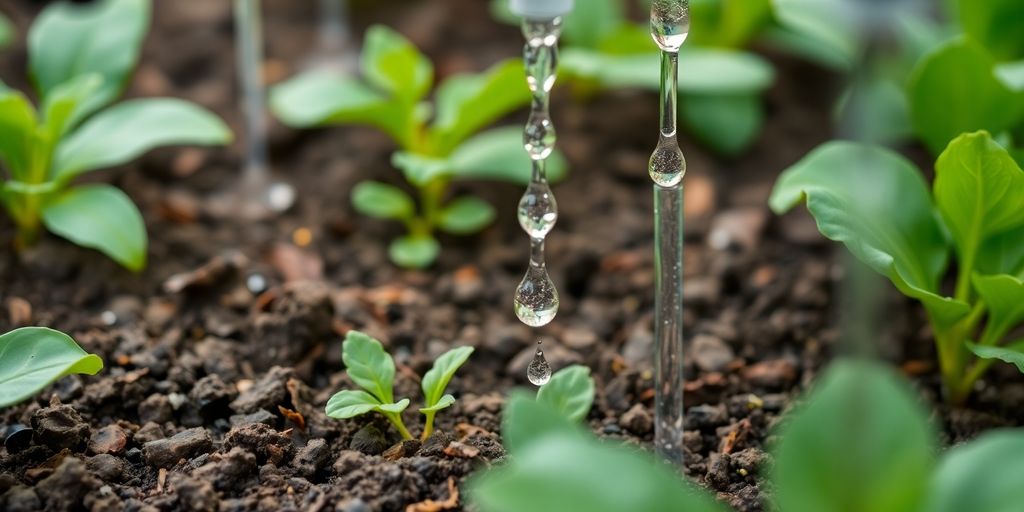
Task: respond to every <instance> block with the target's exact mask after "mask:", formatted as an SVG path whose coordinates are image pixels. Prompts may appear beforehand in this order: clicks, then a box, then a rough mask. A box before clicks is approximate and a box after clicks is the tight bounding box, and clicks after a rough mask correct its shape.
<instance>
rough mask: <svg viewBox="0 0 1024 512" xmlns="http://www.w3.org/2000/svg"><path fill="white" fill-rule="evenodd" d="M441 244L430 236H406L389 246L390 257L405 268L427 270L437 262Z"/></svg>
mask: <svg viewBox="0 0 1024 512" xmlns="http://www.w3.org/2000/svg"><path fill="white" fill-rule="evenodd" d="M440 253H441V244H439V243H437V239H435V238H434V237H432V236H430V235H420V236H416V235H406V236H403V237H400V238H396V239H395V240H393V241H392V242H391V245H389V246H388V257H390V258H391V261H393V262H395V264H396V265H398V266H399V267H403V268H426V267H428V266H430V264H432V263H434V261H435V260H437V255H438V254H440Z"/></svg>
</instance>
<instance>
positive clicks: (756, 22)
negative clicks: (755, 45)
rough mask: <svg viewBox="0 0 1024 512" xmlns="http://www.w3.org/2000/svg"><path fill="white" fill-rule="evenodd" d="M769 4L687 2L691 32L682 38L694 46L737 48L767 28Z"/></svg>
mask: <svg viewBox="0 0 1024 512" xmlns="http://www.w3.org/2000/svg"><path fill="white" fill-rule="evenodd" d="M771 7H772V6H771V2H770V1H769V0H691V2H690V18H691V19H692V28H691V30H690V35H689V36H688V37H687V38H686V39H687V42H688V43H692V44H695V45H698V46H721V47H726V48H737V47H741V46H744V45H745V44H747V43H748V42H749V41H750V39H751V38H752V37H753V36H754V35H755V34H756V33H757V32H758V31H759V30H760V29H761V28H762V27H763V26H764V25H766V24H767V22H768V21H769V19H770V17H771Z"/></svg>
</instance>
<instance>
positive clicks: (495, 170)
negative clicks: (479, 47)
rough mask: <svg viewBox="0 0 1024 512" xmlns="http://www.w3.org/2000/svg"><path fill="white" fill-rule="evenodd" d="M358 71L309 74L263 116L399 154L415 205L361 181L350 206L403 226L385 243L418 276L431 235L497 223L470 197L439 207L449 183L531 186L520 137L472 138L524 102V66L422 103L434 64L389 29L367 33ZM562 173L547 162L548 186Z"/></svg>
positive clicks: (464, 81) (452, 84)
mask: <svg viewBox="0 0 1024 512" xmlns="http://www.w3.org/2000/svg"><path fill="white" fill-rule="evenodd" d="M360 62H361V67H362V76H361V77H351V76H345V75H342V74H339V73H337V72H332V71H313V72H309V73H306V74H302V75H299V76H297V77H295V78H293V79H291V80H289V81H287V82H285V83H283V84H281V85H279V86H277V87H275V88H274V89H273V90H272V91H271V97H270V103H271V108H272V110H273V111H274V114H275V115H276V116H277V117H278V118H280V119H281V120H282V121H283V122H284V123H285V124H287V125H289V126H293V127H300V128H305V127H312V126H321V125H338V124H365V125H370V126H373V127H375V128H378V129H380V130H381V131H383V132H384V133H387V134H388V135H389V136H391V137H392V138H393V139H394V140H395V142H396V143H397V144H398V146H399V147H400V148H401V150H400V151H397V152H396V153H395V154H394V155H393V157H392V160H391V161H392V164H393V165H394V166H396V167H398V168H399V169H401V171H402V173H403V174H404V176H405V179H406V180H407V181H408V182H409V183H410V184H411V185H412V186H413V187H414V188H415V189H416V190H417V192H418V204H417V201H416V200H414V199H413V198H412V197H411V196H410V195H409V194H407V193H406V192H405V191H404V190H403V189H401V188H399V187H396V186H394V185H390V184H387V183H383V182H379V181H364V182H361V183H359V184H357V185H356V187H355V188H353V190H352V205H353V207H355V209H356V210H357V211H359V212H360V213H362V214H364V215H367V216H370V217H376V218H381V219H390V220H395V221H398V222H401V223H402V224H403V225H404V226H405V229H406V234H405V235H404V236H402V237H400V238H397V239H395V240H394V241H393V242H392V243H391V245H390V247H389V250H388V253H389V255H390V257H391V260H392V261H394V262H395V263H396V264H398V265H400V266H403V267H412V268H421V267H426V266H428V265H430V264H431V263H433V262H434V260H435V259H436V258H437V255H438V253H439V252H440V244H439V243H438V241H437V239H436V238H435V236H434V233H435V231H436V230H441V231H444V232H447V233H452V234H459V235H461V234H470V233H474V232H477V231H479V230H481V229H483V228H484V227H486V226H487V225H489V224H490V223H491V222H492V221H493V219H494V216H495V212H494V208H493V207H492V206H491V205H490V204H488V203H487V202H485V201H483V200H482V199H479V198H476V197H472V196H462V197H458V198H456V199H453V200H451V201H447V202H446V199H447V197H446V196H447V194H448V189H449V186H450V184H451V183H452V181H454V180H470V179H486V180H500V181H509V182H513V183H519V184H525V183H527V182H528V181H529V178H530V161H529V157H528V156H527V155H526V153H525V151H524V150H523V143H522V129H521V128H519V127H508V128H498V129H492V130H489V131H485V132H483V133H478V132H480V130H482V129H483V128H484V127H486V126H487V125H489V124H491V123H493V122H494V121H495V120H497V119H499V118H501V117H502V116H504V115H506V114H508V113H510V112H512V111H514V110H516V109H518V108H520V107H522V106H523V105H526V104H527V103H528V102H529V90H528V89H527V86H526V78H525V75H524V72H523V65H522V61H521V60H519V59H509V60H506V61H503V62H500V63H498V64H496V65H494V66H493V67H491V68H490V69H488V70H487V71H485V72H483V73H479V74H473V73H466V74H456V75H453V76H450V77H448V78H446V79H445V80H444V81H442V82H441V83H440V85H438V87H437V90H436V93H435V94H434V98H433V102H428V101H427V100H426V98H427V95H428V94H429V93H430V90H431V86H432V85H433V83H434V67H433V65H432V64H431V62H430V60H429V59H427V57H426V56H425V55H423V54H422V53H420V51H419V50H418V49H417V48H416V47H415V46H413V44H412V43H410V42H409V41H408V40H406V39H405V38H404V37H402V36H401V35H400V34H398V33H396V32H394V31H393V30H391V29H389V28H387V27H384V26H381V25H376V26H373V27H370V29H369V30H368V31H367V33H366V39H365V41H364V43H363V50H362V56H361V59H360ZM565 171H566V165H565V160H564V158H563V157H562V156H561V155H559V154H554V155H553V156H552V158H551V159H550V160H549V165H548V173H549V178H550V179H552V180H558V179H560V178H561V177H562V176H564V174H565Z"/></svg>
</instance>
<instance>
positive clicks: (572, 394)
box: [537, 365, 594, 421]
mask: <svg viewBox="0 0 1024 512" xmlns="http://www.w3.org/2000/svg"><path fill="white" fill-rule="evenodd" d="M537 400H538V401H540V402H545V403H547V404H550V405H551V406H552V407H554V408H555V410H557V411H558V412H559V413H561V414H563V415H564V416H565V417H566V418H569V419H571V420H573V421H583V420H584V419H585V418H586V417H587V413H589V412H590V406H591V405H592V404H593V403H594V379H593V378H592V377H591V376H590V368H587V367H586V366H581V365H572V366H569V367H566V368H563V369H561V370H559V371H557V372H555V374H554V375H552V376H551V380H550V381H548V383H547V384H545V385H543V386H541V387H540V390H538V391H537Z"/></svg>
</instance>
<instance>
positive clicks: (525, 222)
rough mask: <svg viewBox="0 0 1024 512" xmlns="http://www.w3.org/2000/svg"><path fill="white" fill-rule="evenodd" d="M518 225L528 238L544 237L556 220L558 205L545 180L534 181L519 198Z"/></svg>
mask: <svg viewBox="0 0 1024 512" xmlns="http://www.w3.org/2000/svg"><path fill="white" fill-rule="evenodd" d="M518 217H519V225H520V226H522V227H523V230H524V231H526V232H527V233H528V234H529V235H530V238H544V237H545V236H546V235H547V234H548V233H549V232H551V229H552V228H554V227H555V221H557V220H558V205H557V203H555V196H554V194H552V193H551V187H549V186H548V182H546V181H534V182H531V183H530V184H529V185H528V186H527V187H526V192H524V193H523V197H522V198H521V199H519V210H518Z"/></svg>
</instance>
